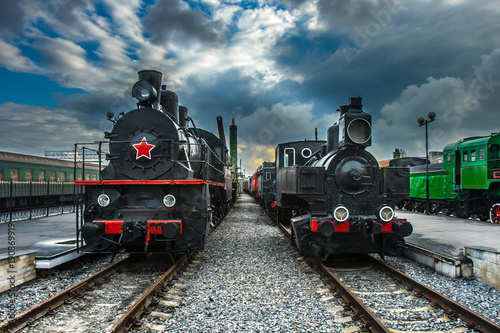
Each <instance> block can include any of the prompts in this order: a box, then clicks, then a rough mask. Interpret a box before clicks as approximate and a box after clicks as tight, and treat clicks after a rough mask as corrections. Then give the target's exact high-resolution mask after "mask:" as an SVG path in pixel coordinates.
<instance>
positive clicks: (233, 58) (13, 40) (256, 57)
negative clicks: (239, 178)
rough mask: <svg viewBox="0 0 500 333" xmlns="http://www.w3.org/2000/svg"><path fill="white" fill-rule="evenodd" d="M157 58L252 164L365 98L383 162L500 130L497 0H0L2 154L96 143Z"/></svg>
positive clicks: (187, 99)
mask: <svg viewBox="0 0 500 333" xmlns="http://www.w3.org/2000/svg"><path fill="white" fill-rule="evenodd" d="M148 68H151V69H156V70H159V71H161V72H163V74H164V77H163V78H164V83H165V84H166V85H167V86H168V88H169V89H171V90H174V91H176V92H177V94H178V95H179V100H180V104H181V105H185V106H187V107H188V108H189V112H190V115H191V117H192V118H193V119H194V120H195V123H196V125H197V127H201V128H205V129H207V130H209V131H212V132H216V120H215V118H216V116H217V115H221V116H223V118H224V121H225V125H226V134H228V129H227V126H228V125H229V124H230V121H231V119H232V118H234V119H235V121H236V124H237V125H238V140H239V158H241V159H242V160H243V168H244V169H245V170H246V173H247V174H250V173H251V172H253V170H255V168H256V167H257V165H258V164H259V163H260V162H262V161H263V160H274V155H273V151H274V147H275V146H276V144H278V143H279V142H284V141H292V140H303V139H313V138H314V129H315V128H318V133H319V138H325V136H326V130H327V128H328V127H329V126H330V125H332V124H333V123H334V122H336V121H337V120H338V114H337V112H336V111H335V110H336V109H337V108H338V106H339V105H342V104H346V103H347V102H348V99H349V97H357V96H361V97H362V98H363V104H364V110H365V111H366V112H369V113H371V114H372V115H373V127H374V132H373V146H372V147H371V148H369V149H370V151H371V152H372V153H373V154H374V155H375V156H376V157H377V158H378V159H388V158H390V157H391V156H392V151H394V149H395V148H402V149H404V150H405V151H406V152H407V154H408V155H411V156H421V155H424V153H425V147H424V144H423V140H424V129H423V128H419V127H418V123H417V118H418V117H419V116H425V115H427V113H428V112H429V111H431V110H433V111H435V112H436V113H437V118H436V121H435V122H434V123H432V124H431V125H429V135H430V149H431V150H440V149H442V148H443V146H444V145H445V144H447V143H450V142H452V141H454V140H457V139H459V138H461V137H464V136H472V135H486V134H489V133H490V132H496V131H499V130H500V125H499V124H500V123H499V121H498V115H499V105H500V3H499V2H498V1H497V0H487V1H486V0H474V1H473V0H440V1H433V0H411V1H410V0H356V1H344V0H282V1H278V0H276V1H273V0H259V1H237V0H198V1H185V0H156V1H155V0H121V1H117V0H95V1H94V0H40V1H35V0H19V1H1V2H0V150H4V151H11V152H19V153H27V154H34V155H43V153H44V151H45V150H69V149H72V148H73V143H75V142H93V141H95V140H101V139H103V134H102V133H103V131H105V130H108V129H109V128H110V124H109V122H108V121H106V120H105V118H106V116H105V115H106V112H107V111H108V110H113V111H115V113H118V112H122V111H127V110H130V109H133V108H134V107H135V102H134V100H133V99H132V98H131V96H130V90H131V87H132V84H133V83H134V82H135V81H136V80H137V71H139V70H142V69H148Z"/></svg>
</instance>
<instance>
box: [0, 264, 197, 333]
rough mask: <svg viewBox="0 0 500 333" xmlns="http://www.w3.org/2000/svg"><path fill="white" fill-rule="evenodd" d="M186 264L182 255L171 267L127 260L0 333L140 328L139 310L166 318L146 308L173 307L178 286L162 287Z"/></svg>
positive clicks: (18, 318) (38, 307)
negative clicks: (153, 306)
mask: <svg viewBox="0 0 500 333" xmlns="http://www.w3.org/2000/svg"><path fill="white" fill-rule="evenodd" d="M187 260H188V256H187V255H184V256H181V257H180V258H178V259H177V261H176V262H175V263H173V264H172V263H164V262H161V261H158V260H152V259H151V258H148V259H146V260H145V259H144V257H127V258H125V259H122V260H120V261H118V262H116V263H114V264H112V265H110V266H108V267H106V268H104V269H102V270H100V271H99V272H97V273H95V274H93V275H91V276H90V277H88V278H86V279H85V280H83V281H81V282H78V283H76V284H75V285H72V286H71V287H69V288H67V289H66V290H64V291H62V292H60V293H58V294H56V295H54V296H52V297H51V298H49V299H48V300H46V301H44V302H42V303H40V304H37V305H35V306H33V307H32V308H30V309H28V310H26V311H24V312H22V313H20V314H18V315H17V316H16V317H14V318H12V319H10V320H8V321H4V322H2V323H1V324H0V332H2V333H3V332H18V331H19V332H106V331H107V332H123V331H125V330H127V329H128V328H130V327H131V326H134V325H140V321H139V320H138V318H139V317H140V316H141V315H142V314H143V312H144V311H146V313H148V314H149V315H150V316H159V317H165V318H166V317H168V314H166V313H163V312H158V311H157V312H154V313H150V312H148V306H149V305H150V304H156V305H158V304H159V305H162V306H164V308H165V311H167V312H168V311H171V308H172V307H175V306H178V303H177V302H176V301H175V299H176V298H177V297H178V296H177V295H176V293H177V294H178V293H181V291H179V289H181V288H183V286H182V285H175V284H174V285H172V286H169V285H168V284H169V282H170V281H171V280H172V279H173V278H174V276H175V275H176V273H178V272H179V271H180V270H181V269H182V268H184V266H185V265H186V263H187ZM163 261H165V260H163ZM167 289H168V293H165V292H166V291H167ZM172 299H174V300H172Z"/></svg>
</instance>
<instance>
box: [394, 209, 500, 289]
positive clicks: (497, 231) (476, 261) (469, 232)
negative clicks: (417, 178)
mask: <svg viewBox="0 0 500 333" xmlns="http://www.w3.org/2000/svg"><path fill="white" fill-rule="evenodd" d="M396 216H397V217H398V218H404V219H407V220H408V221H410V222H411V224H412V225H413V233H412V234H411V235H410V236H409V237H407V238H406V242H407V245H408V249H407V250H406V251H405V255H406V256H407V257H409V258H411V259H413V260H415V261H417V262H419V263H421V264H424V265H425V266H428V267H430V268H432V269H434V270H435V271H437V272H439V273H441V274H443V275H446V276H449V277H453V278H457V277H471V276H475V277H477V278H479V279H481V280H483V281H484V282H487V283H489V284H492V285H494V286H498V285H499V281H498V279H500V260H499V259H500V224H492V223H489V222H483V221H476V220H467V219H461V218H457V217H453V216H443V215H425V214H421V213H414V212H408V211H401V210H398V211H396ZM491 281H493V282H491ZM490 282H491V283H490Z"/></svg>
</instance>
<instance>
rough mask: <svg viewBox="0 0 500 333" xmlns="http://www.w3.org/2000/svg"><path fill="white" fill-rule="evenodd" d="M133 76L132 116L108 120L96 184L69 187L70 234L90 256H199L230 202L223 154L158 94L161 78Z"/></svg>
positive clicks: (168, 94) (171, 96) (171, 99)
mask: <svg viewBox="0 0 500 333" xmlns="http://www.w3.org/2000/svg"><path fill="white" fill-rule="evenodd" d="M138 74H139V81H137V82H136V83H135V84H134V86H133V88H132V96H133V97H134V98H135V99H137V101H138V102H137V108H136V109H134V110H131V111H128V112H126V113H124V114H120V115H118V116H114V114H113V113H112V112H108V120H110V121H112V122H113V128H112V130H111V131H110V132H105V135H104V136H105V138H106V139H108V141H105V142H101V143H99V147H101V145H102V144H105V145H108V146H109V153H108V154H106V159H107V160H108V161H109V164H108V165H107V166H106V167H105V168H104V169H103V170H102V172H101V173H100V179H99V180H95V181H76V182H75V183H76V185H83V186H85V196H84V208H83V214H82V216H80V217H78V216H77V219H78V218H80V220H79V221H77V225H78V228H79V230H80V232H81V235H82V236H83V239H84V240H85V242H86V243H87V245H88V246H90V248H92V249H93V250H94V251H101V252H103V251H115V250H117V249H119V248H125V250H127V251H129V252H157V253H160V252H161V253H169V254H172V253H179V252H186V251H191V250H197V249H202V248H203V246H204V242H205V237H206V236H207V233H208V230H209V227H210V225H211V224H212V223H213V222H215V220H217V219H220V218H222V216H223V215H224V214H225V213H226V212H227V211H228V208H229V201H230V200H231V195H232V189H231V183H232V182H231V179H229V180H228V179H227V178H228V177H229V178H230V173H229V172H228V170H227V169H226V158H227V148H226V147H225V145H224V143H223V142H221V140H219V138H217V137H216V136H215V135H213V134H212V133H210V132H208V131H205V130H203V129H200V128H196V127H195V126H194V123H193V122H192V120H191V118H189V117H188V116H187V108H185V107H183V106H179V105H178V97H177V95H176V94H175V93H174V92H172V91H169V90H166V89H165V86H162V84H161V81H162V73H160V72H158V71H154V70H145V71H140V72H139V73H138ZM189 122H191V123H192V127H188V124H189ZM99 150H101V148H99Z"/></svg>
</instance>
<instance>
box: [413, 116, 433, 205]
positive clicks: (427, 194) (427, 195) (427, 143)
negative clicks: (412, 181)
mask: <svg viewBox="0 0 500 333" xmlns="http://www.w3.org/2000/svg"><path fill="white" fill-rule="evenodd" d="M427 117H429V120H425V119H424V117H418V119H417V121H418V123H419V124H420V125H418V127H422V126H424V125H425V159H426V161H425V165H426V180H425V192H426V206H427V209H426V212H425V213H426V214H427V215H429V142H428V134H427V124H428V123H431V122H433V121H434V120H436V112H434V111H431V112H429V114H428V115H427Z"/></svg>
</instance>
